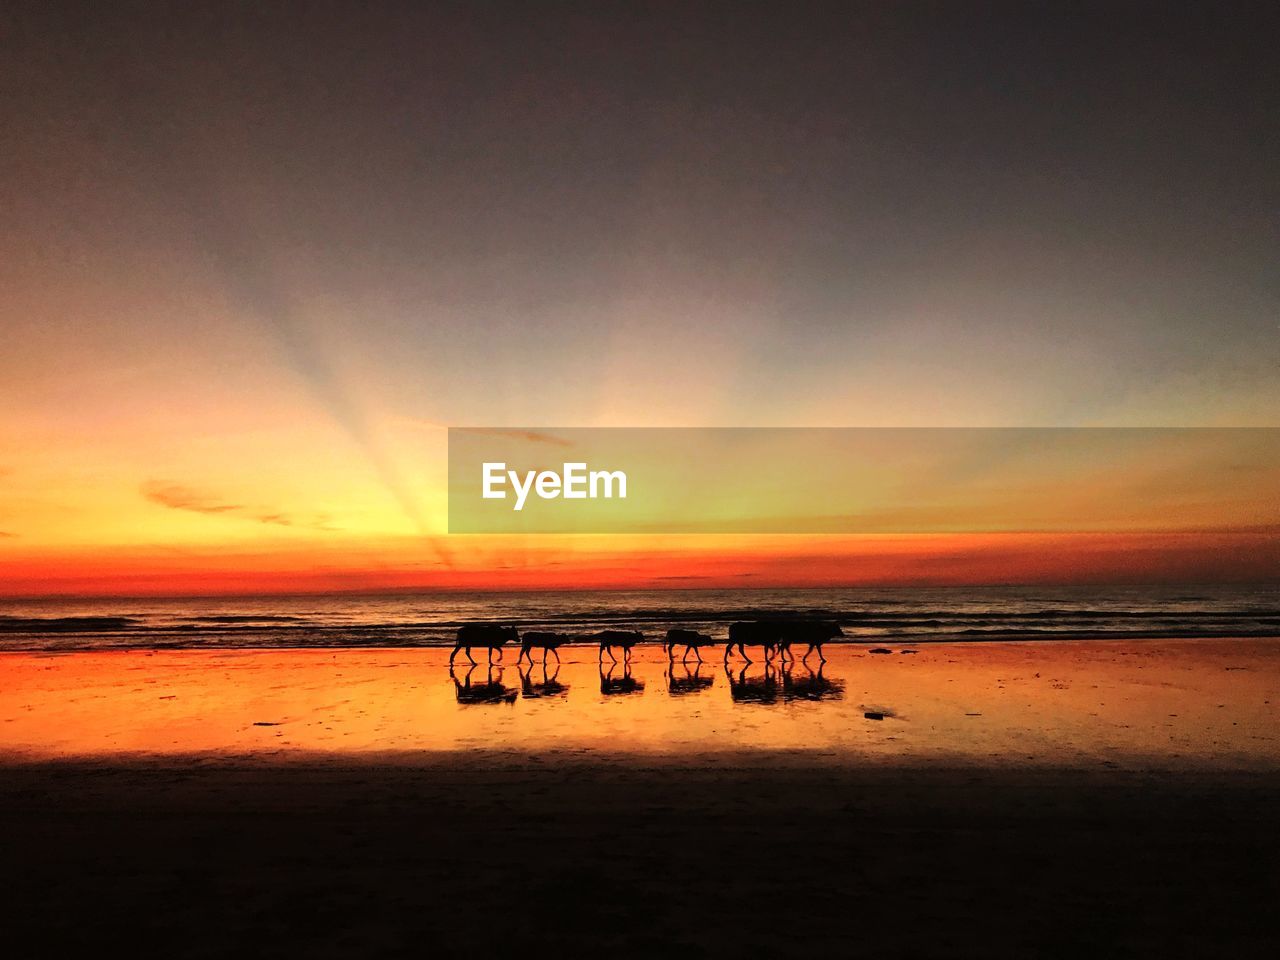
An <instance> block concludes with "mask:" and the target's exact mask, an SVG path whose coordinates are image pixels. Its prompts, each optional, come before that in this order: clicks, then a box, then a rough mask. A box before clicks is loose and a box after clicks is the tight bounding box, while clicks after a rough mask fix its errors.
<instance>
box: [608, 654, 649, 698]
mask: <svg viewBox="0 0 1280 960" xmlns="http://www.w3.org/2000/svg"><path fill="white" fill-rule="evenodd" d="M616 669H618V664H617V663H611V664H609V669H608V670H606V669H605V666H604V664H603V663H601V664H600V692H601V693H603V694H604V695H605V696H606V697H614V696H620V695H624V694H628V693H639V692H640V691H641V690H643V689H644V681H643V680H636V679H635V678H634V677H632V676H631V664H630V662H629V661H624V662H623V663H622V676H620V677H615V676H614V675H613V672H614V670H616Z"/></svg>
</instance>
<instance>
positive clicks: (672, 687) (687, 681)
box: [667, 660, 716, 697]
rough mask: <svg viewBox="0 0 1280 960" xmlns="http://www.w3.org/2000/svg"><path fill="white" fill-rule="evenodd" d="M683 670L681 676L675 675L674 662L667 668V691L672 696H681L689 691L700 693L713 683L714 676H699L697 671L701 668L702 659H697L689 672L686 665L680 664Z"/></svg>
mask: <svg viewBox="0 0 1280 960" xmlns="http://www.w3.org/2000/svg"><path fill="white" fill-rule="evenodd" d="M681 669H683V670H684V676H683V677H677V676H676V667H675V664H672V665H671V667H670V669H669V670H667V693H669V694H671V696H673V697H683V696H687V695H688V694H691V693H701V692H702V691H703V690H707V689H709V688H710V687H711V685H712V684H713V683H715V679H716V678H715V677H704V676H701V675H700V674H699V673H698V671H699V670H701V669H702V661H701V660H699V661H698V665H697V666H696V667H694V668H693V672H692V673H690V672H689V668H688V666H685V665H684V664H681Z"/></svg>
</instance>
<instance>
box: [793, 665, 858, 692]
mask: <svg viewBox="0 0 1280 960" xmlns="http://www.w3.org/2000/svg"><path fill="white" fill-rule="evenodd" d="M805 669H806V670H808V671H809V675H808V676H807V677H801V678H800V679H798V680H797V679H795V678H794V677H792V675H791V664H785V665H784V666H783V668H782V699H783V700H839V699H841V698H843V697H844V683H843V681H840V680H828V679H827V678H826V677H824V676H823V675H822V664H818V672H817V673H814V672H813V670H812V669H811V668H810V667H809V666H808V665H806V666H805Z"/></svg>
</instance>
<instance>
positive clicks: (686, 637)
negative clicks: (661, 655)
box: [662, 630, 716, 663]
mask: <svg viewBox="0 0 1280 960" xmlns="http://www.w3.org/2000/svg"><path fill="white" fill-rule="evenodd" d="M715 642H716V641H715V640H713V639H711V637H709V636H707V635H706V634H705V633H698V631H696V630H668V631H667V639H666V640H664V641H663V643H662V649H663V650H665V651H666V654H667V659H668V660H674V659H675V658H676V647H684V656H683V657H681V658H680V659H681V660H682V661H683V660H687V659H689V654H690V653H693V654H694V655H695V656H697V658H698V662H699V663H701V662H702V649H701V648H702V647H709V646H711V645H712V644H714V643H715Z"/></svg>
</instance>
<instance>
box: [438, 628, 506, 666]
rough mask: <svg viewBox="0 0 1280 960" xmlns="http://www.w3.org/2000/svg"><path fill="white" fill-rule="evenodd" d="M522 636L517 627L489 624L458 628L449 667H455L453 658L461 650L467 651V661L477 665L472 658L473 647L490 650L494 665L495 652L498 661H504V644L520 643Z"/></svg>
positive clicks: (490, 657)
mask: <svg viewBox="0 0 1280 960" xmlns="http://www.w3.org/2000/svg"><path fill="white" fill-rule="evenodd" d="M519 642H520V634H519V632H518V631H517V630H516V628H515V627H499V626H496V625H494V624H489V623H467V624H464V625H463V626H461V627H459V628H458V639H457V644H456V646H454V648H453V653H451V654H449V665H450V666H453V658H454V657H456V656H457V655H458V651H459V650H465V651H466V653H467V659H468V660H470V661H471V662H472V663H475V662H476V661H475V659H474V658H473V657H472V656H471V648H472V647H487V648H488V650H489V662H490V663H493V651H495V650H497V651H498V659H499V660H501V659H502V645H503V644H504V643H519Z"/></svg>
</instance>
